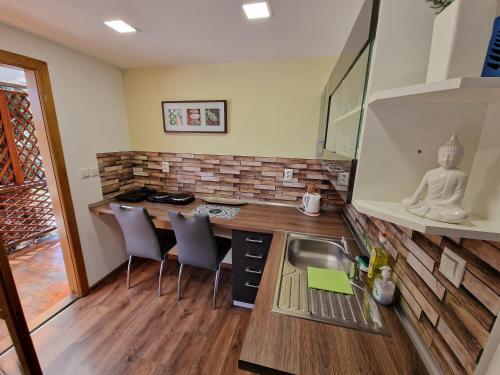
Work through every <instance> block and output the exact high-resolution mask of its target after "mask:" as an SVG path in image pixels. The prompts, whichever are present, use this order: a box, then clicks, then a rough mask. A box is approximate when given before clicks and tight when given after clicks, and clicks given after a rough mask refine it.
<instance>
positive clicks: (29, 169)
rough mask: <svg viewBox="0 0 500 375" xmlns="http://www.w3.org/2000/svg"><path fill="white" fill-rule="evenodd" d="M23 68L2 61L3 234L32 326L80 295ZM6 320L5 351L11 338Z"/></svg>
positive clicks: (0, 345) (0, 325)
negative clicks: (67, 261) (65, 253)
mask: <svg viewBox="0 0 500 375" xmlns="http://www.w3.org/2000/svg"><path fill="white" fill-rule="evenodd" d="M30 104H31V103H30V98H29V96H28V89H27V86H26V77H25V74H24V70H23V69H18V68H13V67H9V66H0V236H1V238H2V241H3V244H4V247H5V251H6V252H7V255H8V259H9V264H10V267H11V269H12V274H13V276H14V281H15V284H16V287H17V290H18V294H19V297H20V300H21V305H22V307H23V311H24V315H25V318H26V321H27V323H28V327H29V328H30V329H35V328H36V327H38V326H39V325H40V324H41V323H42V322H44V321H45V320H47V318H49V317H51V316H52V315H53V314H54V313H55V312H57V311H59V310H60V309H61V308H63V307H64V306H65V305H67V304H68V303H70V302H71V301H72V300H74V299H75V298H76V296H74V295H73V294H72V293H71V291H70V288H69V284H68V279H67V277H66V272H65V269H64V262H63V257H62V250H61V246H60V241H59V236H58V233H57V226H56V220H55V216H54V211H53V209H52V202H51V198H50V193H49V190H48V187H47V179H46V177H45V168H44V165H43V160H42V155H41V153H40V149H39V142H38V138H37V135H36V130H35V125H34V120H33V114H32V112H31V110H30ZM10 341H11V340H10V336H9V334H8V332H7V327H6V324H5V322H0V352H2V351H3V350H5V349H6V348H8V347H9V346H10V344H11V342H10Z"/></svg>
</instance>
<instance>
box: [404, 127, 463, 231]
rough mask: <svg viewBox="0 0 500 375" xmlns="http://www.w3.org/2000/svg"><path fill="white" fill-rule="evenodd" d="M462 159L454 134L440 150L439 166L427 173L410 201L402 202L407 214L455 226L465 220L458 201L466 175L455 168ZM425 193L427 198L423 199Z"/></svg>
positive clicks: (460, 197) (460, 199)
mask: <svg viewBox="0 0 500 375" xmlns="http://www.w3.org/2000/svg"><path fill="white" fill-rule="evenodd" d="M462 157H463V147H462V145H461V144H460V143H459V142H458V139H457V136H456V134H453V135H452V136H451V138H450V140H449V141H448V142H446V144H445V145H443V146H442V147H441V148H440V149H439V158H438V162H439V165H440V167H438V168H436V169H432V170H430V171H428V172H427V173H426V174H425V176H424V178H423V179H422V182H421V183H420V185H419V186H418V188H417V190H416V191H415V194H413V196H412V197H411V198H406V199H404V200H403V207H404V208H405V209H406V211H408V212H410V213H412V214H413V215H417V216H420V217H426V218H428V219H432V220H436V221H442V222H445V223H453V224H458V223H461V222H463V221H464V220H466V219H467V217H468V215H467V212H465V210H464V209H463V208H462V206H461V201H462V197H463V195H464V192H465V186H466V184H467V174H466V173H464V172H462V171H461V170H459V169H457V168H456V167H457V165H458V164H459V163H460V161H461V160H462ZM425 190H427V195H426V196H425V197H424V198H422V195H423V194H424V192H425Z"/></svg>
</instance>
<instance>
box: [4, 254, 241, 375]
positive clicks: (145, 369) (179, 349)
mask: <svg viewBox="0 0 500 375" xmlns="http://www.w3.org/2000/svg"><path fill="white" fill-rule="evenodd" d="M158 267H159V263H158V262H154V261H137V263H135V264H134V266H133V271H132V278H131V280H132V288H131V289H130V290H127V289H126V287H125V272H124V271H123V272H121V273H119V274H117V275H116V276H113V277H112V278H111V279H110V280H109V281H107V282H106V283H105V284H103V285H102V286H100V287H99V288H97V289H96V290H94V291H93V292H92V293H91V294H90V295H89V296H87V297H84V298H81V299H79V300H78V301H76V302H75V303H73V304H72V305H71V306H69V307H68V308H67V309H65V310H64V311H62V312H61V313H60V314H58V315H57V316H56V317H54V318H53V319H52V320H50V321H49V322H48V323H47V324H45V325H44V326H42V327H41V328H40V329H38V330H37V331H36V332H35V333H34V334H33V335H32V337H33V341H34V344H35V348H36V350H37V353H38V357H39V359H40V363H41V365H42V369H43V371H44V374H71V375H77V374H93V375H98V374H106V375H107V374H211V375H217V374H248V373H246V372H244V371H240V370H238V368H237V362H238V357H239V352H240V348H241V345H242V340H243V338H244V334H245V330H246V327H247V324H248V321H249V317H250V310H246V309H242V308H235V307H232V306H231V271H229V270H222V272H221V283H220V287H219V294H218V297H219V298H218V299H217V305H218V308H217V309H216V310H212V304H211V301H212V287H213V281H214V274H215V273H214V272H209V271H205V270H200V269H197V268H192V267H185V270H184V274H183V285H184V288H183V295H182V299H181V301H179V302H177V301H176V280H177V272H178V265H177V263H176V262H174V261H169V262H168V263H167V265H166V270H165V271H166V272H165V271H164V276H163V288H164V290H163V293H164V295H163V296H162V297H157V295H156V292H157V291H156V286H157V272H158ZM2 371H3V373H6V374H20V371H19V369H18V368H17V365H16V357H15V353H14V352H13V351H10V352H8V353H6V354H5V355H4V356H2V357H0V373H2Z"/></svg>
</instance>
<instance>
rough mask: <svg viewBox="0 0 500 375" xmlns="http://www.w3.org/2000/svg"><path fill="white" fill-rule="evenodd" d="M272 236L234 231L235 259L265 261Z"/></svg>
mask: <svg viewBox="0 0 500 375" xmlns="http://www.w3.org/2000/svg"><path fill="white" fill-rule="evenodd" d="M272 239H273V236H272V234H265V233H255V232H244V231H239V230H235V231H233V240H232V247H233V258H236V259H239V260H243V261H246V260H248V259H261V260H263V261H265V258H267V253H268V251H269V247H270V246H271V241H272Z"/></svg>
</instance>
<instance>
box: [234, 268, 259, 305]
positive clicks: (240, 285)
mask: <svg viewBox="0 0 500 375" xmlns="http://www.w3.org/2000/svg"><path fill="white" fill-rule="evenodd" d="M233 275H234V270H233ZM260 279H261V276H260V275H254V274H248V273H239V274H237V275H236V277H234V276H233V301H235V302H243V303H245V304H249V305H253V304H254V303H255V297H256V296H257V292H258V290H259V285H260Z"/></svg>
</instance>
